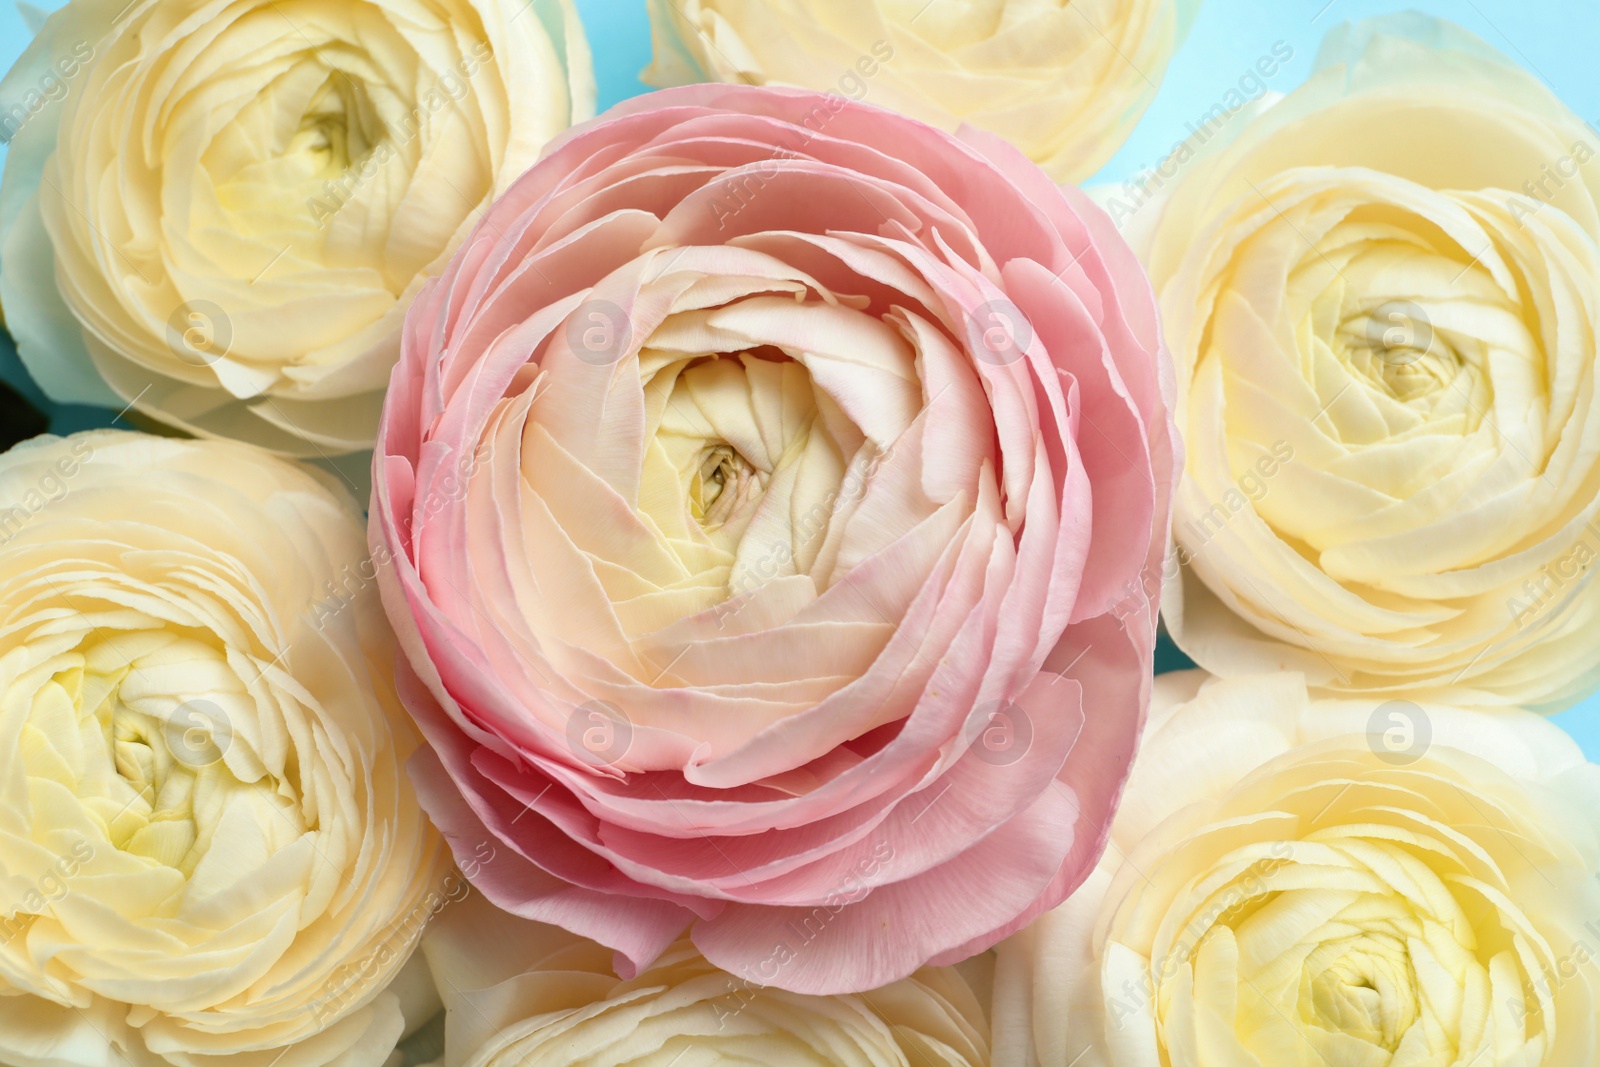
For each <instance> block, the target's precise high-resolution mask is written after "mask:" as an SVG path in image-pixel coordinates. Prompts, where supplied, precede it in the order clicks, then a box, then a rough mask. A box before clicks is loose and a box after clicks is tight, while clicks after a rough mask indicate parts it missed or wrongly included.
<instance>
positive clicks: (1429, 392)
mask: <svg viewBox="0 0 1600 1067" xmlns="http://www.w3.org/2000/svg"><path fill="white" fill-rule="evenodd" d="M1319 66H1320V70H1319V72H1318V73H1317V74H1316V75H1314V76H1313V77H1312V78H1311V80H1310V81H1309V82H1307V83H1306V84H1305V85H1304V86H1303V87H1301V88H1300V89H1298V90H1296V91H1295V92H1293V93H1291V94H1290V95H1288V96H1287V97H1285V98H1283V99H1281V100H1279V101H1277V102H1276V103H1274V104H1272V105H1270V106H1268V107H1265V108H1264V109H1262V110H1261V111H1259V113H1257V114H1256V115H1255V116H1254V117H1253V118H1252V119H1251V120H1250V121H1249V122H1247V123H1239V124H1237V128H1236V129H1230V134H1231V136H1232V140H1231V143H1228V144H1227V145H1226V146H1225V147H1222V148H1220V149H1216V150H1214V151H1212V153H1211V154H1210V155H1209V156H1206V157H1204V158H1202V159H1199V160H1196V161H1195V162H1194V163H1193V164H1191V166H1190V169H1189V171H1188V172H1187V174H1186V175H1185V176H1184V177H1183V178H1182V179H1181V180H1180V181H1179V182H1178V184H1177V185H1176V187H1174V188H1170V189H1168V190H1167V191H1166V193H1167V199H1166V202H1165V205H1164V206H1163V207H1162V208H1160V210H1159V212H1158V211H1157V210H1156V209H1155V208H1152V209H1151V212H1150V214H1151V215H1152V216H1154V215H1157V214H1159V221H1158V223H1157V225H1156V226H1155V229H1154V234H1153V240H1152V242H1151V245H1150V247H1149V248H1148V249H1146V250H1145V255H1144V257H1143V258H1144V259H1145V262H1146V263H1147V265H1148V266H1149V267H1150V270H1151V276H1152V280H1153V281H1154V283H1155V285H1156V288H1157V291H1158V292H1159V294H1160V299H1161V305H1162V313H1163V317H1164V319H1165V323H1166V326H1167V338H1168V341H1169V343H1171V345H1172V347H1173V352H1174V356H1175V358H1176V361H1177V365H1178V379H1179V385H1180V392H1182V393H1183V394H1185V395H1186V398H1187V399H1186V402H1184V403H1182V404H1180V405H1179V425H1180V428H1181V429H1182V431H1183V436H1184V440H1185V443H1186V445H1187V469H1186V473H1187V477H1186V479H1185V480H1184V484H1183V486H1182V488H1181V489H1180V492H1179V496H1178V502H1177V506H1176V508H1175V512H1174V519H1173V528H1174V536H1175V540H1176V549H1177V551H1176V555H1177V560H1178V561H1179V562H1181V563H1182V564H1184V566H1183V567H1182V570H1181V573H1179V572H1178V571H1177V570H1176V568H1174V569H1173V571H1172V572H1171V573H1172V574H1173V575H1174V576H1175V577H1176V580H1174V581H1171V582H1170V583H1169V588H1168V591H1167V594H1166V596H1165V597H1164V598H1163V604H1162V607H1163V611H1164V613H1165V615H1166V618H1167V621H1168V625H1169V626H1170V628H1171V630H1172V633H1173V636H1174V638H1175V639H1176V640H1177V642H1178V644H1179V645H1180V646H1181V647H1182V648H1183V649H1184V651H1186V652H1187V653H1189V655H1190V656H1192V657H1193V658H1194V659H1195V660H1196V661H1197V662H1198V663H1199V664H1200V665H1201V666H1202V667H1205V668H1206V669H1207V670H1210V671H1213V672H1216V673H1218V674H1225V675H1229V676H1233V675H1246V674H1250V673H1253V672H1260V671H1272V670H1281V669H1290V670H1295V671H1299V672H1302V673H1304V674H1305V675H1306V676H1307V678H1308V679H1309V680H1310V681H1311V682H1312V684H1314V685H1316V686H1320V687H1325V688H1329V689H1332V690H1337V691H1343V692H1368V693H1378V692H1387V693H1393V694H1398V695H1415V694H1416V693H1418V692H1428V693H1432V694H1433V695H1434V696H1436V697H1437V698H1439V699H1444V700H1450V701H1454V702H1457V703H1467V704H1474V705H1479V704H1482V705H1489V704H1493V705H1517V706H1524V707H1530V708H1535V709H1537V710H1543V709H1545V708H1547V707H1559V706H1561V705H1563V704H1566V703H1570V702H1571V701H1572V700H1575V699H1578V698H1580V697H1581V696H1583V695H1584V694H1585V693H1586V692H1588V691H1590V690H1591V689H1592V688H1593V686H1594V685H1595V683H1596V681H1597V680H1600V583H1596V582H1595V581H1593V580H1592V568H1591V566H1590V565H1591V563H1592V562H1593V561H1594V559H1595V558H1596V557H1597V556H1600V405H1597V403H1596V397H1595V387H1596V371H1597V366H1600V332H1597V319H1600V245H1597V243H1596V239H1597V237H1600V209H1597V203H1600V167H1597V166H1595V165H1593V164H1590V165H1588V166H1587V167H1585V166H1584V164H1585V163H1586V162H1587V161H1588V160H1590V159H1591V158H1592V157H1593V155H1594V154H1595V148H1596V146H1597V145H1600V135H1597V134H1596V133H1595V131H1594V130H1592V129H1590V128H1587V127H1586V126H1585V125H1584V124H1583V123H1582V122H1581V121H1580V120H1579V119H1578V118H1577V117H1576V116H1575V115H1573V114H1572V113H1571V112H1570V111H1569V110H1567V108H1566V107H1564V106H1563V105H1562V104H1561V103H1560V102H1559V101H1558V100H1557V99H1556V98H1555V97H1554V96H1553V95H1552V94H1551V93H1550V92H1549V90H1547V89H1546V88H1545V87H1544V86H1543V85H1542V84H1540V82H1539V81H1538V80H1537V79H1536V78H1534V77H1533V76H1532V75H1530V74H1527V73H1526V72H1524V71H1522V70H1520V69H1518V68H1516V67H1515V66H1513V65H1511V64H1510V63H1509V62H1508V61H1507V60H1506V59H1504V57H1501V56H1499V55H1498V54H1497V53H1494V52H1493V51H1492V50H1490V49H1489V48H1488V46H1487V45H1484V44H1483V43H1482V42H1481V41H1478V40H1477V39H1476V38H1474V37H1471V36H1470V35H1468V34H1466V33H1465V32H1464V31H1461V30H1459V29H1456V28H1455V27H1452V26H1449V25H1447V24H1443V23H1439V22H1437V21H1435V20H1431V19H1426V18H1423V17H1422V16H1408V17H1397V18H1393V19H1385V20H1378V21H1377V22H1375V23H1369V24H1362V25H1359V26H1356V27H1354V28H1352V27H1345V28H1344V29H1342V30H1338V31H1336V32H1334V33H1333V34H1331V35H1330V37H1329V39H1328V41H1327V42H1326V43H1325V44H1324V47H1323V52H1322V55H1321V57H1320V58H1319ZM1110 207H1111V210H1112V212H1113V214H1115V213H1116V212H1117V211H1118V205H1117V204H1116V203H1115V202H1113V203H1112V204H1111V205H1110Z"/></svg>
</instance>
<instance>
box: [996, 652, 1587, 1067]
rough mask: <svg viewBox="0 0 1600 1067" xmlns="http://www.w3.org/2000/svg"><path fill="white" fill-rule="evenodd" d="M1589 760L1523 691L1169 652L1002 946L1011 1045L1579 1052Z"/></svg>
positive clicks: (1410, 1056) (1116, 1059) (1206, 1053)
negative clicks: (1418, 695) (1526, 707)
mask: <svg viewBox="0 0 1600 1067" xmlns="http://www.w3.org/2000/svg"><path fill="white" fill-rule="evenodd" d="M1597 810H1600V768H1597V767H1595V766H1594V765H1592V764H1590V763H1587V762H1585V760H1584V758H1583V754H1582V753H1581V752H1580V751H1579V749H1578V746H1577V745H1576V744H1575V743H1574V742H1573V741H1572V739H1571V738H1570V737H1568V736H1567V735H1566V734H1564V733H1563V732H1562V731H1561V730H1560V729H1558V728H1557V727H1556V726H1554V725H1553V724H1551V723H1549V722H1547V721H1546V720H1544V719H1542V718H1540V717H1538V716H1536V715H1533V714H1531V713H1529V712H1524V711H1515V710H1505V709H1496V710H1494V711H1474V710H1464V709H1460V708H1453V707H1447V706H1442V705H1433V704H1417V703H1413V702H1409V701H1401V700H1384V699H1381V698H1373V697H1369V698H1365V699H1360V700H1356V699H1314V698H1312V697H1311V696H1310V694H1309V693H1308V691H1307V689H1306V685H1305V680H1304V678H1302V677H1301V676H1300V675H1292V674H1276V675H1262V676H1258V677H1255V678H1241V679H1234V680H1226V679H1206V676H1205V675H1203V674H1202V673H1201V672H1198V671H1191V672H1185V673H1183V674H1178V675H1163V676H1162V677H1161V678H1160V679H1158V681H1157V696H1156V706H1155V709H1154V711H1153V712H1152V719H1151V723H1150V725H1149V728H1148V730H1147V732H1146V736H1145V743H1144V748H1143V749H1142V750H1141V751H1140V754H1139V760H1138V762H1137V764H1136V765H1135V767H1134V771H1133V776H1132V778H1131V779H1130V780H1129V785H1128V790H1127V792H1126V794H1125V795H1124V799H1123V805H1122V808H1121V811H1120V812H1119V814H1118V816H1117V820H1116V823H1115V825H1114V826H1113V828H1112V833H1111V844H1110V847H1109V848H1108V850H1107V852H1106V855H1105V858H1104V859H1103V860H1102V861H1101V864H1100V868H1099V870H1098V871H1096V872H1095V874H1094V875H1093V876H1092V877H1091V878H1090V879H1089V880H1088V882H1086V883H1085V885H1084V888H1083V889H1081V890H1080V891H1079V892H1078V893H1077V894H1076V895H1075V896H1073V897H1072V898H1070V899H1069V900H1068V901H1067V902H1066V903H1065V904H1063V905H1061V906H1060V907H1059V908H1057V909H1056V910H1055V911H1053V912H1049V913H1047V914H1046V915H1045V916H1044V917H1043V918H1041V919H1040V920H1039V921H1038V922H1036V923H1035V924H1034V925H1033V926H1031V927H1029V928H1028V929H1027V930H1025V931H1024V932H1023V933H1021V934H1019V935H1017V936H1016V937H1014V938H1012V939H1011V940H1010V941H1008V942H1005V943H1004V944H1002V945H1001V947H1000V950H999V952H1000V958H999V964H998V967H997V969H996V974H995V994H996V999H995V1014H996V1018H995V1062H996V1064H998V1065H999V1067H1068V1065H1069V1064H1073V1065H1076V1067H1577V1065H1579V1064H1590V1063H1594V1062H1596V1056H1597V1055H1600V1042H1597V1040H1596V1016H1597V1014H1600V964H1597V962H1596V961H1597V959H1600V881H1597V875H1600V827H1597V826H1596V824H1595V821H1594V813H1595V812H1596V811H1597Z"/></svg>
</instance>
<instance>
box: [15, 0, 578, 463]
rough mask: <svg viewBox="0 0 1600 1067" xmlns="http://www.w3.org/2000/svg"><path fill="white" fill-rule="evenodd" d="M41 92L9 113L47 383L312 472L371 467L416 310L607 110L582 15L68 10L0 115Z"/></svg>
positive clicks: (396, 2) (135, 1)
mask: <svg viewBox="0 0 1600 1067" xmlns="http://www.w3.org/2000/svg"><path fill="white" fill-rule="evenodd" d="M51 79H54V81H53V82H52V81H51ZM41 83H43V84H63V85H65V86H66V91H65V93H64V95H63V96H62V97H61V99H60V100H59V101H58V102H57V101H50V100H45V101H44V102H43V103H41V104H40V106H38V107H37V108H36V109H34V110H32V111H29V110H28V109H26V108H24V109H22V112H20V113H16V114H11V113H8V114H5V115H0V123H3V127H4V130H5V132H6V134H7V135H8V136H10V137H11V147H10V153H9V155H8V158H7V160H6V167H5V176H4V182H3V184H0V299H3V300H4V302H5V305H6V308H7V312H8V315H9V322H10V328H11V330H12V332H13V334H14V335H15V337H16V339H17V344H18V349H19V351H20V352H21V355H22V359H23V361H24V362H25V363H26V364H27V366H28V369H29V371H30V372H31V373H32V374H33V376H34V377H35V378H36V379H37V380H38V382H39V384H40V385H41V386H42V387H43V388H44V390H45V392H47V393H48V394H50V396H51V397H52V399H54V400H56V401H59V402H64V403H87V404H100V405H104V406H108V407H112V408H122V407H123V406H124V405H131V406H133V407H134V408H137V409H138V410H139V411H141V412H144V413H145V414H147V415H149V416H151V417H153V418H155V419H158V420H160V421H162V422H164V423H167V424H169V425H172V426H176V427H180V428H182V429H185V430H189V431H191V432H193V433H196V434H199V435H201V436H221V437H231V438H237V439H241V440H246V441H249V442H251V443H254V444H260V445H263V446H266V447H268V448H272V449H274V450H278V451H283V452H288V453H293V454H296V455H315V454H317V452H319V451H323V452H330V453H332V452H349V451H359V450H361V449H364V448H369V447H371V444H372V440H373V435H374V434H375V432H376V429H377V423H378V410H379V406H380V404H381V403H382V399H383V391H384V388H385V387H386V385H387V384H388V380H389V371H390V368H391V367H392V366H393V365H394V362H395V360H396V358H397V357H398V354H399V329H400V324H401V322H402V320H403V319H404V316H405V312H406V309H407V307H408V306H409V305H410V303H411V300H412V298H413V297H414V296H415V295H416V293H417V292H418V291H419V290H420V289H421V287H422V284H423V282H424V281H425V280H426V279H427V277H428V275H430V274H431V273H433V272H435V271H436V270H437V269H438V268H439V267H441V266H442V265H443V264H444V262H445V260H446V259H447V258H448V257H449V255H450V253H451V252H453V251H454V250H455V248H456V246H457V245H458V244H459V243H460V241H461V240H462V238H463V237H464V236H465V234H466V232H467V230H468V229H469V228H470V227H471V226H472V225H473V224H474V223H475V222H476V220H477V218H478V216H479V215H480V214H481V209H482V208H483V207H484V206H486V205H487V204H488V203H489V202H490V201H491V200H492V199H494V197H495V196H497V195H498V194H499V193H500V192H502V191H503V190H504V189H505V187H506V186H507V185H508V184H509V183H510V182H511V180H512V179H513V178H515V177H516V176H517V175H519V174H521V173H522V171H523V170H525V169H526V168H527V167H528V166H529V165H530V164H531V163H532V162H533V161H534V160H535V159H536V158H537V157H538V153H539V150H540V149H541V147H542V146H543V145H544V143H545V142H546V141H548V140H549V139H550V138H551V137H553V136H554V135H555V134H557V133H559V132H561V131H562V130H564V129H565V128H566V127H567V126H568V125H569V124H570V123H571V122H573V121H576V120H581V119H585V118H588V117H589V116H590V115H592V114H593V108H594V78H593V73H592V70H591V68H590V60H589V51H588V45H587V44H586V42H585V40H584V36H583V31H582V27H581V25H580V23H579V22H578V17H577V13H576V10H575V8H574V7H573V4H572V0H440V2H438V3H429V4H416V3H411V2H408V0H132V2H129V0H70V2H69V3H68V4H67V5H66V6H65V7H63V8H62V9H61V10H59V11H57V12H55V13H54V14H53V15H51V16H50V18H49V20H48V21H47V22H46V23H45V24H44V26H43V28H42V30H41V32H40V34H39V36H38V37H37V38H36V39H35V40H34V41H33V43H32V44H31V45H30V46H29V47H28V49H27V51H26V53H25V54H24V55H23V57H22V58H21V59H20V60H19V61H18V62H17V65H16V66H15V67H14V68H13V69H12V70H11V72H10V73H9V74H8V75H7V76H6V78H5V79H4V80H3V81H0V99H5V100H8V101H9V100H22V101H28V100H30V99H32V98H33V97H37V96H38V94H37V93H36V92H33V90H34V89H36V87H37V86H38V85H39V84H41ZM30 93H31V94H32V95H31V96H30ZM13 110H14V111H16V109H13Z"/></svg>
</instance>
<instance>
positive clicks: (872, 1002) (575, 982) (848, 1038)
mask: <svg viewBox="0 0 1600 1067" xmlns="http://www.w3.org/2000/svg"><path fill="white" fill-rule="evenodd" d="M423 951H424V953H425V955H426V956H427V959H428V963H429V965H430V967H431V968H432V971H433V975H434V978H435V980H436V981H437V982H438V987H439V994H440V996H441V998H442V999H443V1000H444V1003H445V1007H446V1010H447V1011H448V1012H449V1015H448V1016H447V1019H448V1021H447V1023H446V1036H445V1055H444V1060H443V1061H442V1067H527V1065H529V1064H538V1065H539V1067H666V1065H669V1064H675V1065H677V1067H718V1065H722V1067H746V1065H753V1064H773V1065H782V1067H987V1065H988V1063H989V1023H988V1019H987V1017H986V1015H985V1013H984V1009H983V1003H984V1002H985V1001H986V1000H987V999H988V996H989V989H990V982H991V977H992V966H993V957H992V956H991V955H990V954H987V953H985V954H984V955H982V956H979V957H976V958H974V959H972V960H968V961H967V962H966V963H963V964H960V965H959V966H957V967H926V968H923V969H922V970H920V971H918V972H916V973H915V974H913V975H912V976H911V977H909V978H905V979H902V980H900V981H898V982H895V983H893V984H892V985H888V986H885V987H883V988H881V989H877V990H874V991H872V992H870V993H860V994H850V995H842V996H815V995H809V994H803V993H791V992H787V991H785V990H782V989H777V988H773V987H770V986H763V985H759V984H757V983H756V981H755V980H752V979H748V978H738V977H735V976H734V975H732V974H729V973H728V972H726V971H723V970H719V969H718V968H717V967H714V966H713V965H711V964H710V963H707V962H706V960H705V957H703V956H701V955H700V954H699V953H698V952H696V951H695V949H694V946H693V945H691V944H690V943H689V942H688V940H682V941H679V942H678V943H676V944H675V945H673V946H672V947H671V948H669V949H668V950H667V951H666V952H664V953H663V954H662V955H661V956H660V957H659V958H658V959H657V960H656V962H655V963H654V964H653V965H651V967H650V968H649V969H647V970H646V971H644V972H642V973H640V974H639V975H638V976H637V977H636V978H634V979H633V980H631V981H623V980H621V979H619V978H618V977H617V976H616V975H615V974H613V973H612V964H613V959H614V955H613V953H612V951H611V950H610V949H608V948H605V947H603V946H601V945H598V944H596V943H595V942H593V941H588V940H585V939H583V938H580V937H578V936H576V935H574V934H569V933H567V932H566V931H564V930H562V929H560V928H559V927H554V926H546V925H544V924H542V923H535V922H529V921H527V920H524V919H518V918H516V917H515V916H512V915H509V914H507V913H506V912H503V911H500V910H499V909H497V908H495V907H494V906H493V905H491V904H489V903H488V901H487V900H486V899H485V898H484V897H483V896H482V894H479V893H473V894H472V895H471V896H470V897H468V898H467V899H465V900H464V901H462V902H461V903H459V904H455V905H453V906H452V907H450V908H449V909H448V910H447V911H445V912H444V913H443V914H442V915H441V916H440V918H439V920H438V922H437V923H435V925H434V926H433V927H432V928H431V929H430V930H429V933H428V936H427V939H426V940H425V941H424V944H423ZM782 965H783V963H782V960H781V959H775V960H774V961H773V962H772V966H773V967H781V966H782ZM769 977H770V976H769Z"/></svg>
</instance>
